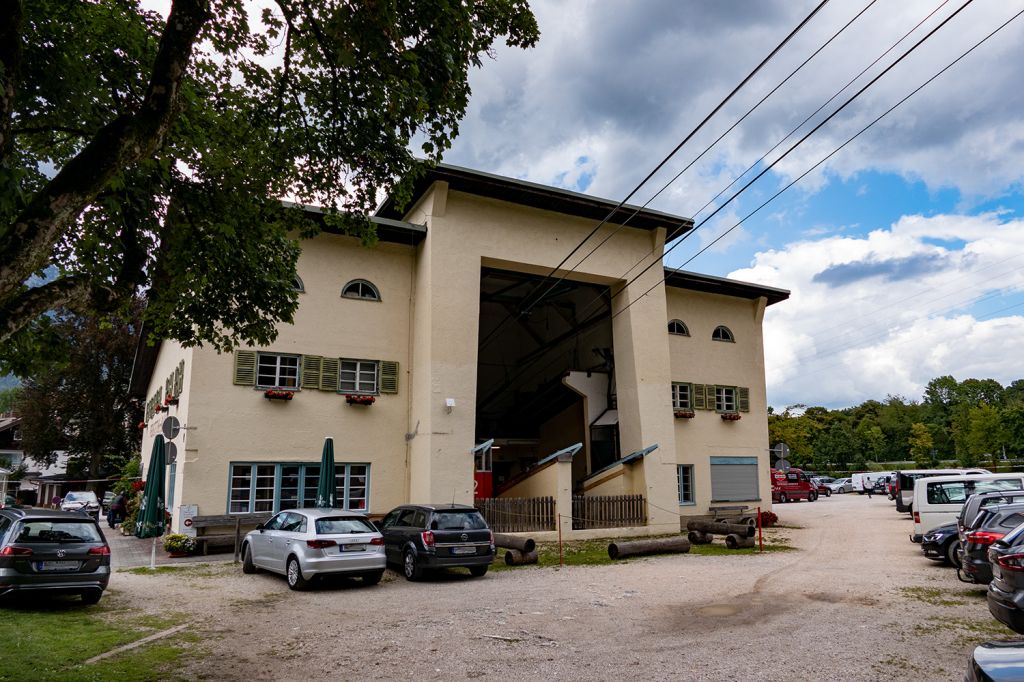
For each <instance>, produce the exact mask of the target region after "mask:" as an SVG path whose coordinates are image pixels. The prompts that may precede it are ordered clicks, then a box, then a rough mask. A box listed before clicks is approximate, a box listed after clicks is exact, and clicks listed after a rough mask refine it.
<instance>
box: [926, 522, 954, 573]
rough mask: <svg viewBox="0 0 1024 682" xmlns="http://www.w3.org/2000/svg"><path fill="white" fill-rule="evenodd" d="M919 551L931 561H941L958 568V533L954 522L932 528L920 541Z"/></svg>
mask: <svg viewBox="0 0 1024 682" xmlns="http://www.w3.org/2000/svg"><path fill="white" fill-rule="evenodd" d="M921 551H922V552H924V555H925V557H927V558H928V559H931V560H932V561H943V562H946V563H949V564H952V565H953V566H956V567H957V568H960V533H959V529H958V528H957V525H956V521H950V522H949V523H944V524H942V525H941V526H939V527H938V528H932V529H931V530H930V531H928V532H927V533H925V534H924V538H923V539H922V540H921Z"/></svg>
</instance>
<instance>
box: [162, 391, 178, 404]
mask: <svg viewBox="0 0 1024 682" xmlns="http://www.w3.org/2000/svg"><path fill="white" fill-rule="evenodd" d="M177 404H178V398H177V397H175V396H173V395H171V394H170V393H168V394H167V395H166V396H165V397H164V405H177Z"/></svg>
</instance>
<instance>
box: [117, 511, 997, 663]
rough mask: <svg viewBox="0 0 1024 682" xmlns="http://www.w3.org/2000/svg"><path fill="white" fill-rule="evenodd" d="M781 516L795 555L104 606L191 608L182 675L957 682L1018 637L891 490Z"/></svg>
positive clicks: (137, 599) (207, 591)
mask: <svg viewBox="0 0 1024 682" xmlns="http://www.w3.org/2000/svg"><path fill="white" fill-rule="evenodd" d="M776 513H778V514H779V517H780V521H781V523H783V524H785V525H786V526H791V528H788V529H786V530H785V531H784V533H785V534H786V535H787V536H788V540H789V542H790V544H791V545H792V546H793V547H795V548H796V551H791V552H774V553H767V554H763V555H753V556H749V555H748V556H696V555H676V556H664V557H652V558H643V559H634V560H630V561H628V562H621V563H618V564H615V565H610V566H584V567H570V568H564V569H551V568H544V569H538V568H528V569H517V570H514V571H501V572H491V573H489V574H488V575H487V576H486V577H485V578H482V579H472V578H470V577H469V576H468V574H467V575H462V574H457V573H455V572H453V573H451V574H450V575H443V576H440V577H438V578H436V579H434V580H431V581H430V582H427V583H408V582H406V581H405V580H404V579H401V578H398V577H397V576H394V575H392V574H390V573H389V574H388V575H387V576H386V577H385V581H384V582H382V583H381V584H380V585H378V586H376V587H371V588H364V587H361V586H359V584H358V582H357V581H337V582H334V583H332V584H329V585H326V586H324V587H321V588H319V589H316V590H314V591H311V592H302V593H296V592H291V591H289V590H288V587H287V585H286V584H285V582H284V579H283V578H281V577H279V576H273V575H268V574H264V573H261V574H258V575H253V576H248V575H243V574H242V572H241V570H240V568H236V567H235V566H233V565H231V564H211V565H207V566H197V567H193V568H189V569H186V570H184V571H183V572H179V573H173V574H167V573H161V574H156V575H136V574H133V573H126V572H118V573H116V574H115V575H114V577H113V579H112V581H111V591H110V593H109V597H107V599H109V600H110V601H112V602H114V601H116V602H117V603H119V604H121V605H126V604H127V605H129V606H131V607H133V608H137V609H140V610H144V611H148V612H152V613H160V612H161V611H170V612H177V613H186V614H188V619H189V621H190V622H191V628H192V629H193V631H194V632H197V633H198V634H200V635H201V636H202V643H200V644H198V645H197V652H196V653H197V655H196V656H195V657H193V659H192V662H191V663H190V664H189V666H188V667H186V669H184V670H182V671H181V673H182V674H183V675H185V676H186V677H190V678H197V679H215V680H300V679H302V680H321V679H331V680H349V679H389V680H390V679H424V678H428V677H442V678H444V679H451V680H465V679H477V678H484V677H487V678H492V677H504V678H506V679H529V678H532V677H543V678H544V679H565V680H611V679H624V678H638V679H645V680H680V679H685V680H743V681H746V680H792V679H824V678H829V679H831V680H880V679H905V680H954V679H961V678H962V675H963V673H964V671H965V670H966V660H967V656H968V655H969V654H970V651H971V650H972V649H973V647H974V646H975V645H976V644H978V643H980V642H983V641H988V640H992V639H1012V638H1014V637H1015V635H1014V634H1013V633H1012V632H1010V631H1009V630H1007V629H1005V628H1003V627H1002V626H1001V625H999V624H998V623H997V622H996V621H995V620H993V619H992V618H991V616H990V615H989V613H988V609H987V608H986V605H985V599H984V590H983V589H982V588H981V587H980V586H973V585H967V584H963V583H960V582H959V581H958V580H957V579H956V575H955V573H954V572H953V570H952V569H950V568H947V567H943V566H940V565H939V564H936V563H933V562H931V561H928V560H927V559H925V558H924V557H923V556H921V552H920V548H919V546H917V545H913V544H911V543H910V542H909V540H908V533H909V532H910V527H911V524H910V521H909V517H908V516H906V515H903V514H898V513H897V512H896V510H895V507H894V506H893V504H892V503H891V502H890V501H889V500H886V499H885V498H884V497H878V496H875V497H874V498H872V499H868V498H866V497H861V496H859V495H853V494H847V495H834V496H833V497H831V498H828V499H826V498H822V499H821V500H819V501H817V502H814V503H807V502H799V503H790V504H787V505H779V506H777V507H776ZM204 654H205V655H204Z"/></svg>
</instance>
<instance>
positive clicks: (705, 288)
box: [665, 268, 789, 305]
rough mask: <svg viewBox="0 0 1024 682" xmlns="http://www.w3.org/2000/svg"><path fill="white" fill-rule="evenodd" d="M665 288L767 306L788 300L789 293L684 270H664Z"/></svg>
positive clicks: (783, 290) (784, 290)
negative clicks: (759, 301) (764, 302)
mask: <svg viewBox="0 0 1024 682" xmlns="http://www.w3.org/2000/svg"><path fill="white" fill-rule="evenodd" d="M665 286H667V287H672V288H674V289H687V290H689V291H700V292H703V293H706V294H719V295H721V296H734V297H736V298H747V299H750V300H754V299H758V298H761V297H762V296H763V297H764V298H766V299H768V305H772V304H773V303H779V302H780V301H785V300H786V299H787V298H789V291H787V290H786V289H776V288H775V287H766V286H762V285H760V284H751V283H750V282H740V281H739V280H735V279H726V278H724V277H713V276H711V275H702V274H700V273H696V272H688V271H686V270H676V269H674V268H665Z"/></svg>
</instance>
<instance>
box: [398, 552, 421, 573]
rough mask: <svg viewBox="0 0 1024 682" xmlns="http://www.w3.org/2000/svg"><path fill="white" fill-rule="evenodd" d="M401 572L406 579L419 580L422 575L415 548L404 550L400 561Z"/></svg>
mask: <svg viewBox="0 0 1024 682" xmlns="http://www.w3.org/2000/svg"><path fill="white" fill-rule="evenodd" d="M402 573H404V574H405V579H406V580H419V579H420V578H422V577H423V567H422V566H420V561H419V559H418V558H417V557H416V550H414V549H407V550H405V557H404V559H403V561H402Z"/></svg>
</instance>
